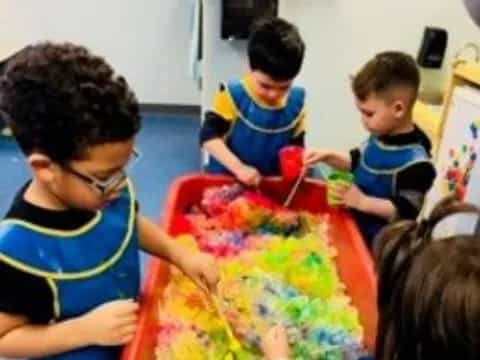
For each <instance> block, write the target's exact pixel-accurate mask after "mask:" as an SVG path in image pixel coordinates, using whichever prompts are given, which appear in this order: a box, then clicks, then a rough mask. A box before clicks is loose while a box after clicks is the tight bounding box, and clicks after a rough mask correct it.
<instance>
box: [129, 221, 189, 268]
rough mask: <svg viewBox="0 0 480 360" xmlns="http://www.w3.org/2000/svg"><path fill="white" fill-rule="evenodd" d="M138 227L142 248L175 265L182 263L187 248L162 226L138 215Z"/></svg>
mask: <svg viewBox="0 0 480 360" xmlns="http://www.w3.org/2000/svg"><path fill="white" fill-rule="evenodd" d="M137 228H138V233H139V240H140V247H141V248H142V250H144V251H145V252H147V253H149V254H151V255H154V256H158V257H161V258H162V259H165V260H166V261H168V262H170V263H172V264H174V265H177V266H179V265H180V263H181V261H182V254H183V252H184V250H185V248H184V247H183V246H181V245H180V244H178V243H177V242H176V241H175V240H173V239H172V238H171V237H170V236H168V235H167V234H166V233H165V231H163V229H162V228H161V227H160V226H158V225H157V224H155V223H153V222H152V221H151V220H149V219H147V218H146V217H144V216H142V215H138V217H137Z"/></svg>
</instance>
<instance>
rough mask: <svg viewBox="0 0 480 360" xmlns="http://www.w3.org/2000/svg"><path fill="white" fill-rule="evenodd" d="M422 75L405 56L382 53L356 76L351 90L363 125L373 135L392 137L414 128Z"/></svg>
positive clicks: (395, 53) (390, 52)
mask: <svg viewBox="0 0 480 360" xmlns="http://www.w3.org/2000/svg"><path fill="white" fill-rule="evenodd" d="M419 84H420V74H419V72H418V68H417V65H416V63H415V60H414V59H413V58H412V57H411V56H410V55H407V54H405V53H402V52H395V51H389V52H383V53H380V54H378V55H376V56H375V57H374V58H373V59H372V60H370V61H369V62H368V63H366V64H365V65H364V66H363V67H362V69H361V70H360V71H359V72H358V73H357V74H356V75H355V76H354V78H353V82H352V90H353V92H354V94H355V97H356V104H357V107H358V109H359V110H360V112H361V114H362V121H363V123H364V125H365V127H366V128H367V130H368V131H369V132H371V133H372V134H374V135H377V136H381V135H392V134H395V133H396V132H397V131H399V130H401V129H403V128H404V127H405V126H406V125H411V113H412V109H413V106H414V104H415V101H416V99H417V93H418V87H419Z"/></svg>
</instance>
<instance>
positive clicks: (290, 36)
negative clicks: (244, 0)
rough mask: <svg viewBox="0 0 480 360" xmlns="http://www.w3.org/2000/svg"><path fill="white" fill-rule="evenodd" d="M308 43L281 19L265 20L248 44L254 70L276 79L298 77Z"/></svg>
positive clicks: (253, 33) (291, 25)
mask: <svg viewBox="0 0 480 360" xmlns="http://www.w3.org/2000/svg"><path fill="white" fill-rule="evenodd" d="M304 54H305V43H304V42H303V40H302V37H301V36H300V33H299V32H298V29H297V27H296V26H295V25H293V24H291V23H289V22H288V21H286V20H283V19H280V18H268V19H262V20H260V21H259V22H257V24H256V25H255V27H254V29H253V31H252V33H251V35H250V39H249V42H248V58H249V61H250V68H251V69H252V70H260V71H261V72H263V73H265V74H267V75H269V76H270V77H271V78H272V79H274V80H280V81H284V80H291V79H293V78H295V77H296V76H297V75H298V73H299V72H300V69H301V67H302V63H303V57H304Z"/></svg>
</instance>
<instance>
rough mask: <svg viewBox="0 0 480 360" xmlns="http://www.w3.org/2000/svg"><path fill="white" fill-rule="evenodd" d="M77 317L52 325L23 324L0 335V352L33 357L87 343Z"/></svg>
mask: <svg viewBox="0 0 480 360" xmlns="http://www.w3.org/2000/svg"><path fill="white" fill-rule="evenodd" d="M78 321H79V320H78V319H72V320H67V321H63V322H59V323H57V324H53V325H31V324H28V325H22V326H19V327H17V328H14V329H12V330H11V331H9V332H7V333H6V334H4V335H3V336H2V337H0V356H4V357H8V358H35V357H43V356H50V355H55V354H60V353H64V352H68V351H71V350H74V349H78V348H82V347H85V346H88V345H91V344H89V341H88V339H87V337H86V335H87V334H84V333H83V332H82V331H79V330H78V329H79V326H78Z"/></svg>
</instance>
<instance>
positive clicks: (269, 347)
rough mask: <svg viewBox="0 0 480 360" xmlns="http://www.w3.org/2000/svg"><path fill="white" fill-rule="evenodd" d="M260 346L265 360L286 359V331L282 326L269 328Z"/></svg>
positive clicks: (287, 351) (287, 350)
mask: <svg viewBox="0 0 480 360" xmlns="http://www.w3.org/2000/svg"><path fill="white" fill-rule="evenodd" d="M260 346H261V348H262V351H263V354H264V355H265V358H266V359H267V360H277V359H278V360H280V359H285V360H286V359H288V356H289V353H290V348H289V346H288V337H287V331H286V330H285V328H284V327H282V326H274V327H272V328H270V329H269V330H268V331H267V333H266V334H265V335H264V336H263V338H262V343H261V345H260Z"/></svg>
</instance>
